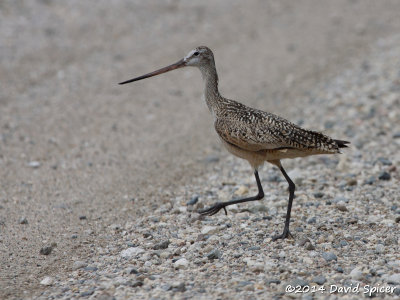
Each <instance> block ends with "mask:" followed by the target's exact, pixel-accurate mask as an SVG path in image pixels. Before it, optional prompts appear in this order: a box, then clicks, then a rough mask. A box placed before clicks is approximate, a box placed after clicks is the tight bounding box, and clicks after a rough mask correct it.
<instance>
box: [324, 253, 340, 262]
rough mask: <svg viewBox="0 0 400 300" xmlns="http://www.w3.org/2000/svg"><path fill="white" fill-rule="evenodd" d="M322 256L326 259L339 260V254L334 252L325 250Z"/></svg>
mask: <svg viewBox="0 0 400 300" xmlns="http://www.w3.org/2000/svg"><path fill="white" fill-rule="evenodd" d="M322 258H323V259H325V260H326V261H332V260H337V256H336V255H335V254H334V253H332V252H324V253H322Z"/></svg>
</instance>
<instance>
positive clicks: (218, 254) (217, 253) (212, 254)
mask: <svg viewBox="0 0 400 300" xmlns="http://www.w3.org/2000/svg"><path fill="white" fill-rule="evenodd" d="M221 256H222V253H221V251H219V250H218V249H214V250H211V251H210V252H209V253H208V254H207V258H208V259H210V260H213V259H219V258H220V257H221Z"/></svg>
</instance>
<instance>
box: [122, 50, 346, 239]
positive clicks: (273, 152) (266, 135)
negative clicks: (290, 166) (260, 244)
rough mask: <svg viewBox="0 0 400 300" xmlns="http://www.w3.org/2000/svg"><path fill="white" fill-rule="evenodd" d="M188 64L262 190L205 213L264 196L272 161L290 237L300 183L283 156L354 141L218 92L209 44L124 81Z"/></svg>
mask: <svg viewBox="0 0 400 300" xmlns="http://www.w3.org/2000/svg"><path fill="white" fill-rule="evenodd" d="M185 66H195V67H198V68H199V69H200V71H201V74H202V77H203V80H204V83H205V84H204V86H205V89H204V97H205V101H206V103H207V106H208V109H209V110H210V112H211V113H212V115H213V117H214V127H215V130H216V132H217V134H218V136H219V137H220V139H221V141H222V144H223V145H224V146H225V148H226V149H227V150H228V151H229V152H230V153H232V154H234V155H236V156H238V157H240V158H243V159H246V160H247V161H248V162H249V163H250V165H251V166H252V167H253V168H254V175H255V177H256V182H257V187H258V194H257V195H256V196H254V197H248V198H244V199H237V200H231V201H226V202H218V203H216V204H214V205H213V206H212V207H210V208H209V209H206V210H203V211H201V212H200V213H201V214H203V215H213V214H216V213H217V212H218V211H219V210H221V209H224V210H225V213H226V206H229V205H232V204H236V203H242V202H247V201H254V200H261V199H262V198H263V197H264V192H263V189H262V186H261V182H260V179H259V176H258V168H259V167H260V166H261V165H262V164H263V163H264V162H266V161H267V162H269V163H271V164H274V165H276V166H277V167H278V168H279V169H280V170H281V172H282V174H283V175H284V177H285V179H286V180H287V182H288V184H289V204H288V209H287V214H286V221H285V228H284V231H283V233H282V234H281V235H278V236H276V237H274V239H275V240H276V239H279V238H287V237H288V236H290V232H289V222H290V213H291V208H292V202H293V197H294V190H295V185H294V183H293V182H292V180H291V179H290V178H289V176H288V175H287V173H286V171H285V170H284V169H283V167H282V165H281V162H280V160H281V159H284V158H295V157H304V156H309V155H316V154H335V153H340V151H339V148H345V147H347V146H346V144H348V143H349V142H346V141H341V140H334V139H332V138H330V137H328V136H326V135H324V134H322V133H319V132H316V131H311V130H306V129H303V128H301V127H299V126H297V125H295V124H293V123H291V122H289V121H287V120H285V119H283V118H281V117H278V116H276V115H274V114H271V113H267V112H264V111H261V110H258V109H254V108H250V107H248V106H246V105H244V104H241V103H239V102H237V101H234V100H229V99H226V98H224V97H222V96H221V95H220V93H219V91H218V75H217V71H216V68H215V61H214V55H213V53H212V51H211V50H210V49H209V48H207V47H205V46H201V47H197V48H196V49H194V50H192V51H190V52H189V53H188V55H187V56H185V57H184V58H183V59H181V60H180V61H178V62H176V63H175V64H172V65H170V66H168V67H165V68H162V69H159V70H157V71H154V72H152V73H149V74H146V75H143V76H140V77H136V78H134V79H131V80H128V81H125V82H122V83H121V84H125V83H129V82H132V81H137V80H141V79H145V78H148V77H151V76H155V75H158V74H162V73H165V72H168V71H171V70H175V69H178V68H182V67H185Z"/></svg>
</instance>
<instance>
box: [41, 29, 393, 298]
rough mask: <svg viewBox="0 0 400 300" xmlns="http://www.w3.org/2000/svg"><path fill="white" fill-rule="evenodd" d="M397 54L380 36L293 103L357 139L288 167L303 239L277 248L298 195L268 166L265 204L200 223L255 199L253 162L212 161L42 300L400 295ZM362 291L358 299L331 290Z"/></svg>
mask: <svg viewBox="0 0 400 300" xmlns="http://www.w3.org/2000/svg"><path fill="white" fill-rule="evenodd" d="M399 55H400V38H398V37H396V38H391V39H386V40H381V41H379V43H378V44H377V45H376V49H375V51H373V53H372V54H371V55H370V56H368V57H367V58H365V60H363V61H362V63H361V64H360V65H358V66H356V67H355V68H352V69H348V70H346V71H344V72H343V73H341V74H340V75H338V76H337V77H335V78H333V79H332V80H330V81H329V82H327V83H326V84H321V85H320V86H319V87H316V88H315V90H313V91H312V92H311V93H310V95H309V97H306V98H304V99H299V101H298V102H296V105H293V106H299V105H301V106H302V107H303V109H302V112H301V113H296V109H295V108H294V107H293V112H292V113H293V115H297V116H298V118H299V119H298V120H297V123H301V124H302V125H303V126H305V127H309V128H314V129H318V130H322V131H324V132H325V133H327V134H329V135H331V136H334V137H336V138H342V139H347V140H350V141H351V142H352V145H351V148H350V149H348V150H347V149H346V150H345V151H344V152H345V153H344V154H342V155H340V156H339V155H337V156H321V157H314V158H308V159H296V160H291V161H285V162H284V165H285V167H286V168H287V170H289V176H291V177H292V178H293V179H294V181H295V183H296V184H297V190H296V198H295V201H294V207H293V216H292V223H291V228H292V233H293V235H294V240H291V239H288V240H284V241H277V242H272V241H271V236H273V235H274V234H276V233H279V232H281V230H282V229H283V221H284V212H285V208H286V205H287V197H288V193H287V183H286V182H285V181H284V179H282V176H281V175H280V173H279V171H278V170H277V169H274V168H272V167H270V166H266V167H264V168H263V169H262V171H261V177H262V183H263V185H264V188H265V190H266V196H265V200H263V201H261V202H259V203H249V204H245V205H240V206H236V207H231V208H229V213H228V215H227V216H225V215H224V214H223V213H219V214H218V215H215V216H213V217H206V218H203V217H200V216H199V215H198V214H197V213H196V212H195V210H197V209H200V208H202V207H204V206H206V205H209V204H211V203H213V202H214V201H216V200H218V199H229V198H230V197H231V196H232V195H234V196H235V195H236V196H242V195H247V194H254V193H256V187H255V184H254V182H253V181H254V180H253V178H252V176H251V170H250V168H249V166H248V165H247V163H246V162H242V161H240V160H238V159H236V158H233V157H226V158H221V159H220V158H219V157H218V156H216V157H209V158H208V159H209V163H210V172H209V174H210V175H206V176H201V177H198V178H196V179H194V180H193V182H191V184H189V185H186V186H184V187H181V190H180V191H178V192H177V194H179V195H180V196H179V197H176V198H172V199H170V200H169V201H167V202H166V203H164V204H162V205H161V204H160V205H155V206H154V208H153V210H152V212H151V213H150V214H149V211H148V208H145V207H140V204H139V203H138V206H137V207H136V208H137V209H138V210H139V211H140V212H141V213H139V215H138V216H137V218H136V219H135V220H132V221H129V222H127V223H122V224H121V223H116V224H114V225H112V226H110V227H109V228H108V231H109V237H110V239H109V241H108V242H107V245H104V246H99V245H90V246H89V247H91V250H92V252H93V254H92V256H91V257H88V258H87V259H85V260H84V261H80V260H76V261H75V262H74V263H73V265H72V269H73V271H72V272H71V273H69V274H68V276H66V277H62V278H59V277H57V276H56V277H54V278H53V277H51V278H49V279H47V280H46V279H43V281H42V284H44V285H49V288H48V289H46V290H45V291H44V292H43V293H42V295H41V296H42V297H43V298H51V297H55V298H60V297H61V298H70V297H79V296H89V297H96V298H97V297H99V299H112V298H113V297H115V298H116V299H125V298H131V299H171V298H178V299H269V298H280V297H284V296H287V297H290V296H294V294H292V295H289V294H290V293H287V292H285V289H286V287H287V286H288V285H289V284H291V285H294V286H297V285H298V286H302V287H305V288H307V287H308V288H310V289H316V291H315V293H311V292H309V293H304V294H302V293H299V294H296V295H295V296H294V297H300V298H302V299H312V298H313V297H315V298H317V299H319V298H324V299H325V298H327V297H328V298H329V299H336V298H338V297H340V298H341V297H342V296H343V297H344V298H347V299H351V298H358V297H359V296H364V294H363V293H364V291H366V292H368V291H369V288H368V286H370V287H385V286H388V287H389V289H390V288H392V290H393V292H392V293H390V292H373V293H372V296H378V297H380V298H384V297H389V296H391V297H395V298H396V297H397V298H400V255H399V245H400V239H399V234H398V232H399V226H400V225H399V224H400V201H399V200H400V198H399V195H400V193H399V192H400V189H399V179H400V175H399V170H398V169H397V166H398V165H399V163H400V154H399V151H398V150H399V145H400V122H399V120H400V109H399V107H400V72H399V70H400V62H399ZM188 202H189V203H188ZM133 205H136V204H135V201H134V202H133ZM140 215H141V216H140ZM357 285H359V287H360V290H359V294H355V293H347V294H346V293H344V292H343V293H340V291H341V290H338V291H337V293H333V294H331V293H330V289H331V288H332V289H335V287H334V286H337V287H342V288H343V287H346V286H347V287H357ZM322 287H324V288H325V289H326V290H325V293H322V292H321V290H318V289H320V288H322ZM364 288H365V290H364ZM100 297H102V298H100Z"/></svg>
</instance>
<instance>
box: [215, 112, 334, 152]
mask: <svg viewBox="0 0 400 300" xmlns="http://www.w3.org/2000/svg"><path fill="white" fill-rule="evenodd" d="M214 125H215V130H216V131H217V133H218V134H219V136H220V137H221V138H222V139H223V140H224V141H226V142H227V143H230V144H233V145H235V146H237V147H239V148H241V149H244V150H248V151H260V150H271V149H284V148H293V149H315V150H321V151H328V152H331V151H332V152H337V150H338V147H337V144H336V143H335V142H334V141H333V140H332V139H331V138H329V137H327V136H325V135H323V134H322V133H319V132H315V131H310V130H305V129H303V128H301V127H299V126H297V125H295V124H293V123H290V122H289V121H287V120H285V119H283V118H281V117H278V116H275V115H273V114H269V113H265V112H263V111H259V110H249V111H247V112H242V113H241V115H235V116H234V117H229V116H228V117H227V118H220V119H217V120H216V121H215V124H214Z"/></svg>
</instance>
